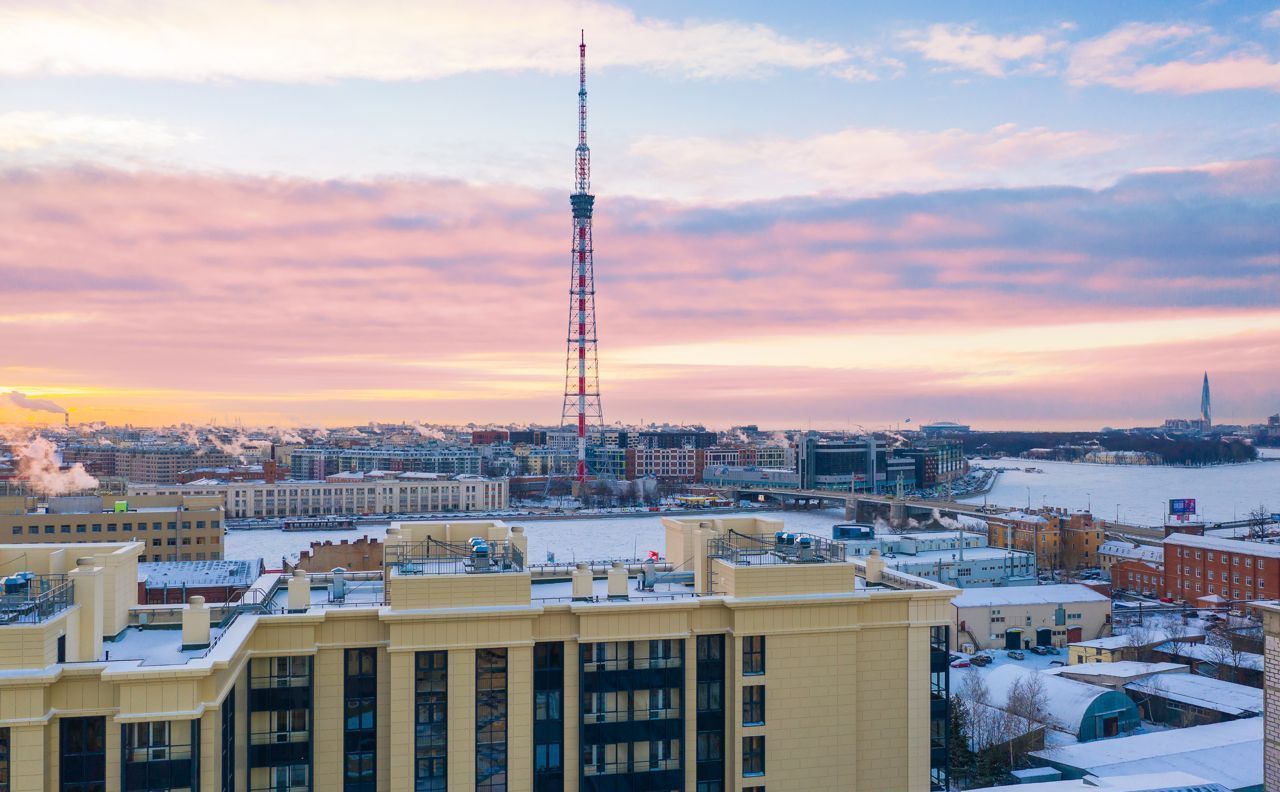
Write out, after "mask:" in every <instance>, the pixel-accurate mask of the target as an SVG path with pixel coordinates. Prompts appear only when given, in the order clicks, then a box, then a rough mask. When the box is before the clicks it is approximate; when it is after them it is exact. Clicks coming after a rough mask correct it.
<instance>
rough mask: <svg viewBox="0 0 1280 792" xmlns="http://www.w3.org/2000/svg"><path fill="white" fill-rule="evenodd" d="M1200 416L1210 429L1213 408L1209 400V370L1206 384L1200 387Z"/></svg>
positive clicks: (1205, 380)
mask: <svg viewBox="0 0 1280 792" xmlns="http://www.w3.org/2000/svg"><path fill="white" fill-rule="evenodd" d="M1200 418H1201V420H1203V421H1204V428H1206V429H1208V428H1209V427H1210V426H1212V425H1213V410H1212V404H1211V403H1210V400H1209V372H1207V371H1206V372H1205V373H1204V386H1203V387H1201V388H1200Z"/></svg>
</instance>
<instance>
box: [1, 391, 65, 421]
mask: <svg viewBox="0 0 1280 792" xmlns="http://www.w3.org/2000/svg"><path fill="white" fill-rule="evenodd" d="M4 398H5V399H6V400H7V401H8V402H9V403H10V404H12V405H13V406H15V407H18V408H20V409H23V410H31V411H33V412H50V413H57V414H59V415H65V414H66V412H67V410H66V408H64V407H62V406H60V405H58V404H57V403H55V402H52V401H50V400H49V399H33V398H31V397H30V396H28V395H27V394H25V393H19V392H18V391H9V392H8V393H6V394H4Z"/></svg>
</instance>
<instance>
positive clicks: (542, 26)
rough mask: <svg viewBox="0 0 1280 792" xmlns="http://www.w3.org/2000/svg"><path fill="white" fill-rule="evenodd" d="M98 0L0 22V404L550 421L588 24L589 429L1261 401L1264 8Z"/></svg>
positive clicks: (1088, 419) (1268, 178)
mask: <svg viewBox="0 0 1280 792" xmlns="http://www.w3.org/2000/svg"><path fill="white" fill-rule="evenodd" d="M119 5H120V8H121V9H122V10H128V11H130V13H128V14H121V15H119V16H118V17H111V16H109V15H96V14H88V13H85V12H82V11H78V10H76V9H67V8H55V7H44V6H40V5H34V6H17V7H14V8H10V9H7V10H3V11H0V15H3V18H4V20H5V22H6V24H5V27H6V28H7V29H8V30H10V31H13V32H15V33H16V34H17V36H15V38H17V39H18V40H19V41H20V42H21V46H19V47H13V48H8V49H7V50H6V52H7V54H6V55H4V56H0V83H2V84H4V86H5V88H6V96H7V97H9V98H10V101H9V102H8V105H9V106H8V107H7V108H4V109H3V110H0V164H2V165H3V170H2V172H0V181H2V183H3V184H4V185H5V188H6V189H4V190H3V191H0V218H3V223H0V276H3V280H4V281H5V286H6V294H7V295H8V296H9V299H8V300H7V310H6V311H5V312H4V315H3V316H0V339H3V341H4V343H0V393H2V392H9V391H16V392H20V393H24V394H27V395H29V396H31V397H33V398H46V399H52V400H54V401H56V402H58V403H59V404H62V405H65V406H66V407H68V408H70V409H71V410H72V411H73V415H74V417H75V420H86V421H91V420H105V421H109V422H113V423H133V424H137V425H163V424H171V423H178V422H182V421H186V422H192V423H205V422H206V421H208V420H209V419H210V418H214V417H216V418H217V419H219V420H223V421H226V420H227V419H228V418H238V419H239V420H241V421H242V422H243V423H245V424H248V425H255V424H278V425H289V426H298V425H310V424H318V425H339V424H344V423H347V424H349V423H362V422H366V421H369V420H379V421H395V420H411V419H423V420H428V421H433V422H439V423H465V422H468V421H474V422H477V423H506V422H520V423H524V422H532V423H540V424H543V423H549V422H552V421H554V420H555V399H556V397H557V396H558V395H559V393H558V391H557V384H556V383H557V381H558V380H559V379H560V375H561V369H560V363H561V361H562V360H563V358H562V357H561V355H562V354H563V348H564V347H563V343H564V342H563V337H562V336H561V335H560V332H561V330H562V328H563V314H562V313H561V312H562V311H563V272H562V268H563V240H564V236H563V214H564V192H565V189H566V188H567V187H568V184H567V182H568V180H567V179H566V178H565V171H566V168H567V164H568V162H569V161H570V158H571V156H572V155H571V152H570V151H569V149H570V148H571V146H569V145H567V141H568V139H569V135H571V134H572V132H571V127H570V126H569V123H568V118H569V116H570V115H571V110H570V109H569V108H570V107H571V103H572V101H573V97H572V96H571V94H572V93H573V83H572V77H573V75H572V65H573V64H572V60H571V58H572V54H573V53H572V50H571V47H575V46H577V41H576V35H575V34H576V33H577V31H578V29H579V28H580V27H582V26H586V27H587V28H588V34H589V35H591V36H592V38H593V52H594V53H595V54H596V55H595V57H596V58H597V59H598V66H597V67H595V68H597V69H598V76H594V77H593V79H594V80H596V81H597V84H598V86H599V87H598V88H597V89H593V90H594V93H593V96H594V97H596V98H597V101H596V102H594V104H595V106H594V107H593V131H592V135H593V142H594V143H595V144H596V151H597V157H596V162H595V163H594V164H595V166H596V171H597V172H596V174H595V175H596V182H597V184H598V185H599V190H598V192H599V194H600V195H601V196H602V197H601V199H600V200H601V201H603V202H604V205H605V206H606V207H607V211H602V212H601V214H600V216H599V218H598V222H597V223H596V229H595V233H597V234H598V235H599V237H600V240H601V250H602V251H604V252H605V255H604V258H602V259H601V262H600V266H599V268H598V271H597V278H598V279H599V281H600V284H601V293H600V297H599V303H600V305H599V312H600V316H601V323H600V325H601V326H600V337H601V340H602V341H603V344H602V350H603V351H602V354H601V361H600V368H601V380H602V390H603V392H604V399H605V400H607V401H608V411H609V415H608V418H609V420H610V421H611V422H612V421H614V420H620V421H623V422H627V423H638V422H644V421H659V422H662V421H667V422H672V423H701V424H705V425H708V426H716V427H723V426H729V425H733V424H742V423H758V424H761V425H769V426H800V427H804V426H814V427H817V428H827V427H841V428H852V427H855V426H856V425H857V424H858V423H862V424H868V425H882V426H883V425H893V424H895V423H898V422H901V421H903V420H904V419H905V418H907V417H912V418H914V419H915V420H917V421H928V420H951V419H953V420H961V421H965V422H968V423H973V424H975V425H981V426H984V427H987V428H997V429H998V428H1013V427H1018V428H1026V427H1033V428H1044V429H1055V428H1060V429H1068V428H1070V429H1075V428H1080V429H1088V428H1096V427H1098V426H1102V425H1115V426H1127V425H1151V424H1153V423H1158V422H1159V421H1161V420H1163V419H1164V418H1166V417H1173V416H1191V415H1194V414H1195V413H1196V409H1195V408H1196V404H1195V402H1194V401H1193V397H1194V394H1192V388H1193V387H1194V381H1193V379H1192V377H1193V376H1194V373H1195V372H1199V371H1201V370H1204V369H1211V370H1212V372H1213V378H1214V385H1215V390H1217V392H1218V395H1219V398H1218V399H1216V400H1215V401H1216V402H1217V403H1216V404H1215V405H1214V413H1215V415H1216V416H1218V418H1217V420H1219V421H1220V422H1223V423H1237V422H1240V423H1247V422H1253V421H1258V420H1262V419H1263V418H1264V417H1265V416H1267V415H1271V414H1273V413H1274V412H1276V409H1277V406H1278V405H1280V387H1278V386H1277V385H1276V383H1275V378H1274V376H1273V372H1272V370H1271V364H1272V363H1273V361H1274V360H1276V359H1280V312H1278V311H1277V308H1276V305H1277V299H1276V298H1277V296H1280V271H1278V270H1277V268H1278V267H1280V260H1277V258H1276V255H1275V251H1276V250H1277V249H1280V223H1277V222H1276V219H1277V217H1280V210H1278V207H1280V194H1278V188H1277V184H1280V179H1277V178H1276V177H1277V176H1278V175H1280V159H1277V156H1278V152H1277V149H1276V147H1275V144H1274V140H1275V135H1274V132H1275V130H1276V128H1277V126H1278V125H1280V109H1278V108H1277V107H1276V106H1275V105H1276V103H1275V102H1269V101H1267V100H1268V99H1271V98H1273V97H1274V95H1275V92H1276V91H1277V89H1280V76H1277V75H1278V73H1280V63H1278V62H1277V60H1278V58H1280V55H1278V52H1280V9H1277V8H1275V7H1274V6H1268V5H1267V4H1254V3H1249V4H1238V5H1235V6H1232V7H1230V8H1220V7H1213V8H1205V7H1201V6H1198V5H1194V4H1161V5H1159V6H1151V7H1144V8H1137V9H1134V8H1128V9H1124V10H1123V12H1122V11H1120V10H1116V9H1107V10H1103V9H1099V8H1088V9H1072V17H1073V18H1064V17H1060V16H1059V15H1058V14H1056V13H1055V14H1053V15H1043V14H1038V13H1037V12H1036V11H1034V10H1027V9H1020V8H1019V7H1016V6H1009V7H1008V8H1006V9H1005V11H1006V12H1007V13H1001V12H1000V10H999V9H998V8H990V7H984V9H983V11H982V12H981V13H980V12H978V11H976V10H968V11H962V10H957V9H954V8H951V7H949V6H939V5H937V4H930V3H924V4H915V5H912V6H908V7H906V8H903V9H901V10H899V11H896V12H895V15H891V16H886V15H883V14H879V12H877V13H875V14H873V13H872V12H868V11H865V10H862V11H859V10H847V9H840V8H828V9H823V8H821V7H819V6H812V7H808V8H806V9H805V10H804V12H803V13H801V14H798V15H796V16H795V17H794V18H792V17H788V18H783V17H782V15H781V14H780V13H779V12H774V11H772V10H770V9H765V8H761V9H749V10H748V9H739V8H736V7H733V6H730V5H728V4H709V5H706V6H704V7H703V9H702V11H701V12H700V14H699V15H698V16H697V17H696V18H695V17H688V18H685V17H682V16H680V14H681V13H685V12H683V11H682V10H679V9H677V8H675V7H666V6H646V7H645V8H644V13H641V12H640V11H638V10H633V9H629V8H627V7H625V6H622V5H613V4H599V3H587V4H582V5H575V6H573V7H572V8H570V6H568V5H566V6H563V7H561V6H559V5H554V7H552V8H550V9H549V11H548V13H547V14H545V15H542V16H540V18H539V20H538V24H537V25H536V26H535V27H534V28H533V29H531V30H529V31H516V30H515V27H517V26H515V25H514V23H513V22H510V21H507V20H505V19H498V20H494V19H492V18H491V17H493V16H501V15H494V14H492V13H490V12H487V11H483V10H480V9H476V10H466V11H463V10H452V11H449V12H447V13H446V12H443V11H440V10H439V9H436V10H430V11H422V12H421V14H422V16H420V17H419V16H415V15H414V13H410V12H409V11H408V10H406V9H405V8H404V7H402V6H398V5H396V4H392V3H384V2H373V3H368V4H364V5H363V6H362V8H361V9H356V10H353V9H351V8H350V7H347V6H345V5H341V7H339V6H338V5H332V4H325V3H321V4H318V5H315V6H313V7H312V8H313V9H314V14H311V13H309V14H307V15H303V16H305V17H306V19H307V21H306V22H304V23H303V24H302V25H301V26H300V27H298V29H297V30H296V31H293V35H294V37H295V38H296V39H297V41H300V42H303V43H304V45H299V46H287V47H280V48H274V49H271V48H266V47H257V48H254V47H249V50H248V51H255V52H261V53H263V54H261V55H258V56H255V58H249V59H238V58H232V59H228V58H226V57H224V56H222V55H221V54H220V53H222V52H225V51H234V50H235V49H236V48H238V47H245V46H248V45H252V44H254V43H255V42H261V40H263V37H270V36H271V35H272V34H273V32H275V33H279V32H280V24H281V20H283V19H289V20H292V22H293V23H296V22H297V18H298V16H299V15H298V14H297V13H295V12H296V9H295V10H290V9H289V8H286V7H285V6H287V5H288V4H285V5H284V6H272V7H259V6H252V5H246V6H245V7H244V9H243V11H244V16H243V18H242V19H239V20H238V22H237V24H236V25H224V24H209V25H202V24H197V21H198V20H197V18H196V16H193V12H192V11H191V10H190V8H187V7H180V6H172V7H167V8H163V9H156V8H151V9H150V10H144V9H143V7H142V6H140V5H136V4H130V3H121V4H119ZM273 8H275V9H282V10H279V11H278V13H277V11H276V10H272V9H273ZM278 14H281V15H278ZM332 14H341V15H342V16H343V19H344V23H345V25H344V26H340V27H339V28H337V29H345V30H347V35H349V37H350V46H349V47H344V48H343V53H344V54H343V56H342V57H338V58H325V59H321V60H317V59H315V58H313V57H310V56H309V54H308V53H309V50H308V48H307V47H306V46H305V44H306V43H310V44H312V45H314V46H320V45H323V43H324V41H325V35H326V33H325V30H326V29H328V28H326V27H325V25H324V21H325V20H326V19H329V18H330V16H331V15H332ZM644 14H651V15H652V16H645V15H644ZM480 16H484V17H485V19H484V20H483V22H480V21H478V20H479V17H480ZM250 22H253V23H256V24H250ZM415 22H417V23H421V24H413V23H415ZM148 24H150V25H155V26H159V27H163V28H165V29H168V30H170V31H171V32H172V33H173V37H172V40H167V41H157V40H156V39H154V38H146V36H147V33H146V31H147V30H150V29H151V28H149V27H147V25H148ZM517 33H520V34H521V35H517ZM140 37H141V38H142V39H145V40H144V41H142V43H139V42H140ZM291 40H292V39H291ZM68 41H78V42H81V46H80V47H79V48H78V49H76V50H74V51H71V50H68V48H67V44H66V42H68ZM373 41H376V42H379V43H380V46H381V49H380V50H379V49H377V48H373V47H372V46H370V42H373ZM228 48H230V49H228ZM131 54H132V55H136V57H130V55H131ZM566 64H567V65H566ZM593 74H596V72H593ZM179 96H180V97H181V99H180V101H179V100H178V97H179ZM462 107H466V108H467V110H468V113H465V114H463V113H458V112H453V111H451V110H450V108H453V109H455V110H456V109H458V108H462ZM336 108H345V111H344V112H345V113H346V114H345V115H344V116H343V119H342V121H341V123H336V119H335V116H334V112H335V109H336ZM516 118H518V119H520V122H519V123H518V124H514V125H513V124H512V123H511V121H512V120H514V119H516ZM317 146H319V147H320V148H322V149H323V153H322V152H321V151H320V150H319V149H317V148H315V147H317ZM304 165H305V166H304ZM32 417H33V415H32V414H30V413H27V412H25V411H17V410H15V409H12V408H10V407H5V406H3V405H0V421H6V420H10V421H14V420H16V421H24V420H30V419H31V418H32Z"/></svg>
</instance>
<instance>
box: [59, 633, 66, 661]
mask: <svg viewBox="0 0 1280 792" xmlns="http://www.w3.org/2000/svg"><path fill="white" fill-rule="evenodd" d="M58 662H59V663H65V662H67V636H66V635H59V636H58Z"/></svg>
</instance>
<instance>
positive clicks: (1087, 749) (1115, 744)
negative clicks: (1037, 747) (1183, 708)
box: [1031, 718, 1263, 789]
mask: <svg viewBox="0 0 1280 792" xmlns="http://www.w3.org/2000/svg"><path fill="white" fill-rule="evenodd" d="M1262 720H1263V719H1262V718H1244V719H1242V720H1234V721H1228V722H1226V723H1214V724H1210V725H1208V726H1191V727H1189V728H1186V729H1173V730H1170V731H1162V732H1156V733H1154V734H1138V735H1134V736H1132V737H1117V738H1114V739H1110V740H1095V741H1093V742H1087V743H1080V744H1078V745H1067V746H1063V747H1060V748H1048V749H1045V750H1043V751H1034V752H1033V753H1032V754H1031V755H1032V756H1034V757H1036V758H1037V759H1040V760H1042V761H1045V762H1050V763H1053V764H1055V765H1060V766H1066V767H1073V768H1079V769H1081V770H1084V771H1086V772H1089V773H1093V774H1096V775H1103V776H1111V775H1125V774H1138V773H1155V772H1169V771H1181V772H1185V773H1190V774H1191V775H1195V776H1199V777H1201V778H1205V779H1207V780H1209V781H1213V782H1216V783H1219V784H1222V785H1223V786H1225V787H1227V788H1228V789H1245V788H1250V787H1257V788H1259V789H1261V788H1262V727H1263V723H1262Z"/></svg>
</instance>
